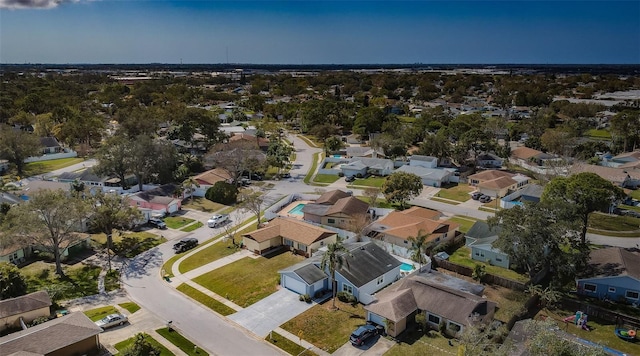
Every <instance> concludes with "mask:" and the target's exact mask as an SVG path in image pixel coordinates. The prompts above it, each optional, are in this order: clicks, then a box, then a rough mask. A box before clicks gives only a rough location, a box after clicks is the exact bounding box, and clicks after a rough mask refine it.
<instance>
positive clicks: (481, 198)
mask: <svg viewBox="0 0 640 356" xmlns="http://www.w3.org/2000/svg"><path fill="white" fill-rule="evenodd" d="M478 200H479V201H480V202H481V203H488V202H490V201H491V197H490V196H488V195H483V196H481V197H480V198H478Z"/></svg>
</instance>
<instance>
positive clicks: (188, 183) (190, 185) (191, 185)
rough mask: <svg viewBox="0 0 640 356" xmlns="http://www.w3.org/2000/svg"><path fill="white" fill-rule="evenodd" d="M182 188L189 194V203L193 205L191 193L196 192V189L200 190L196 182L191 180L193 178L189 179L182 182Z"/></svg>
mask: <svg viewBox="0 0 640 356" xmlns="http://www.w3.org/2000/svg"><path fill="white" fill-rule="evenodd" d="M182 187H183V188H184V190H185V191H186V192H188V193H189V194H191V202H192V203H193V192H195V191H196V188H200V184H199V183H198V181H197V180H195V179H193V177H189V178H187V179H185V180H184V182H182Z"/></svg>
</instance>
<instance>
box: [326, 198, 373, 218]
mask: <svg viewBox="0 0 640 356" xmlns="http://www.w3.org/2000/svg"><path fill="white" fill-rule="evenodd" d="M368 210H369V204H367V203H365V202H363V201H362V200H360V199H358V198H356V197H352V196H349V197H346V198H342V199H339V200H338V201H337V202H336V203H335V204H333V206H331V207H330V208H329V209H328V210H327V212H326V213H325V215H333V214H339V213H342V214H346V215H350V216H355V215H358V214H366V213H367V211H368Z"/></svg>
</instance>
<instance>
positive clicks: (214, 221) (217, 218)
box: [207, 214, 229, 227]
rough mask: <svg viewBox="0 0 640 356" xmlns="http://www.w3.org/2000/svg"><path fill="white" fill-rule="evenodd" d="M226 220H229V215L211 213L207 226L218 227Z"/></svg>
mask: <svg viewBox="0 0 640 356" xmlns="http://www.w3.org/2000/svg"><path fill="white" fill-rule="evenodd" d="M227 221H229V215H227V214H222V215H213V216H212V217H211V218H209V220H207V226H209V227H218V226H220V225H222V224H225V223H226V222H227Z"/></svg>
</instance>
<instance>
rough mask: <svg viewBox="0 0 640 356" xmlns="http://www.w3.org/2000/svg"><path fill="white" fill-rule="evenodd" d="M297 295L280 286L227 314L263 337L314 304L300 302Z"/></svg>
mask: <svg viewBox="0 0 640 356" xmlns="http://www.w3.org/2000/svg"><path fill="white" fill-rule="evenodd" d="M298 296H299V295H298V293H295V292H292V291H290V290H288V289H286V288H282V289H280V290H278V291H277V292H275V293H273V294H271V295H270V296H268V297H266V298H264V299H262V300H261V301H259V302H257V303H255V304H253V305H251V306H249V307H248V308H245V309H243V310H241V311H239V312H237V313H235V314H231V315H229V317H228V318H229V319H231V320H233V321H235V322H236V323H238V324H240V325H242V326H243V327H244V328H245V329H247V330H250V331H251V332H253V333H254V334H256V335H258V336H259V337H261V338H264V337H266V336H267V335H269V332H270V331H271V330H274V329H276V328H278V327H279V326H280V325H282V324H284V323H285V322H286V321H288V320H290V319H293V318H295V317H296V316H298V315H299V314H302V313H303V312H304V311H305V310H307V309H309V308H311V307H312V306H314V305H315V304H316V303H313V302H312V303H305V302H301V301H300V300H298Z"/></svg>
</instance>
